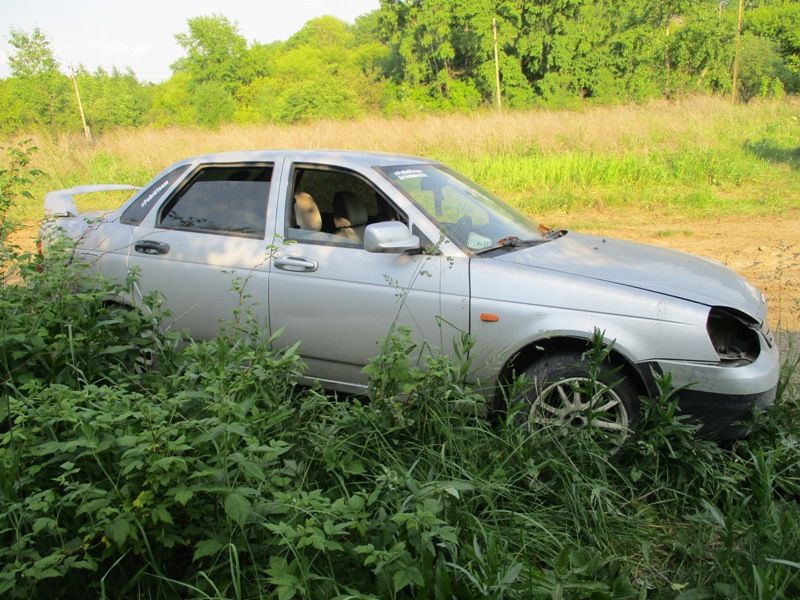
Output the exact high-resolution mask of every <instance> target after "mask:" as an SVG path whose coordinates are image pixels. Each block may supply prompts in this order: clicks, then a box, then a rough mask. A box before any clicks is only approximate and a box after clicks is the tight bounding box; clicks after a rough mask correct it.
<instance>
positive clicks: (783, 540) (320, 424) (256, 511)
mask: <svg viewBox="0 0 800 600" xmlns="http://www.w3.org/2000/svg"><path fill="white" fill-rule="evenodd" d="M26 152H27V151H25V150H23V152H22V155H20V154H17V153H16V152H12V153H11V157H10V159H9V162H10V163H11V164H13V165H15V166H17V167H22V166H23V165H22V164H21V163H22V162H24V158H23V157H24V156H25V155H26ZM4 173H7V171H4V172H3V173H0V175H2V174H4ZM15 181H16V183H15V184H13V185H9V186H6V187H5V188H3V194H4V196H3V198H4V199H5V200H6V201H8V202H11V203H14V202H16V201H17V200H18V199H19V198H20V197H21V194H22V193H23V192H24V191H25V190H26V189H27V182H25V181H24V178H22V179H20V178H17V179H15ZM62 250H63V249H59V248H57V247H54V248H52V251H51V252H49V253H48V254H47V255H45V257H44V258H43V259H42V260H38V259H35V258H34V257H32V256H30V255H27V254H25V253H23V252H21V251H19V250H17V249H13V248H12V249H10V250H9V253H8V254H7V257H8V259H9V261H11V263H13V264H11V263H6V264H7V265H8V266H7V267H6V270H7V271H8V270H9V269H12V270H13V271H14V272H15V273H16V274H17V275H16V277H15V279H14V280H13V281H6V282H5V283H4V284H3V285H2V286H0V304H1V305H2V314H3V319H2V322H1V323H0V382H1V383H2V387H1V388H0V423H2V425H0V536H1V537H0V590H2V593H3V594H5V595H6V596H8V597H11V598H52V597H101V598H131V597H136V598H145V597H146V598H174V597H193V598H281V599H289V598H459V599H463V598H476V599H477V598H481V599H482V598H498V599H499V598H539V597H541V598H676V597H677V598H792V597H796V596H797V595H798V594H800V563H798V561H797V557H798V556H800V504H798V502H797V500H798V495H799V494H800V444H798V440H797V434H796V432H797V430H798V425H800V411H798V392H797V389H796V387H794V386H795V384H793V383H792V382H791V375H792V373H793V372H794V371H795V369H796V367H797V362H796V360H795V361H790V362H789V363H787V367H786V369H785V372H784V373H783V375H782V379H781V390H780V396H779V398H778V402H777V404H776V406H775V408H774V410H773V411H772V412H771V413H770V415H769V416H768V418H764V419H763V423H762V425H763V426H762V427H761V429H760V430H759V431H758V432H757V433H755V434H754V435H753V436H751V437H750V438H748V439H746V440H744V441H741V442H737V443H735V444H733V445H730V446H720V445H718V444H717V443H715V442H713V441H710V440H704V439H700V438H698V437H696V436H695V435H694V434H695V426H694V425H693V424H692V423H691V422H689V421H688V420H687V419H686V418H685V417H684V416H682V415H681V413H680V412H679V411H678V410H677V407H676V404H675V401H676V399H677V397H678V396H679V394H680V390H678V391H673V390H671V389H670V387H669V382H668V381H663V382H662V384H663V390H662V397H661V398H659V399H657V400H655V401H653V402H648V401H646V400H643V406H642V410H641V412H642V419H643V422H642V427H641V428H640V429H639V430H638V432H637V433H636V434H635V435H633V436H631V437H629V438H628V439H627V440H626V442H625V443H624V445H623V446H622V447H621V448H620V449H619V451H618V452H617V453H616V454H614V455H613V456H612V455H609V453H608V451H607V450H605V449H603V448H602V447H598V446H597V445H596V444H595V443H594V442H593V441H592V439H591V438H587V437H585V436H580V435H564V434H563V433H562V432H557V431H549V430H547V429H538V430H536V431H533V432H530V433H529V432H527V431H525V430H524V429H523V428H520V427H519V426H518V425H517V419H515V414H514V411H513V410H511V411H510V412H509V413H508V414H507V415H505V416H504V417H503V418H500V419H497V421H496V422H492V421H490V420H489V419H487V418H485V417H486V412H487V410H486V406H484V404H483V400H482V399H481V397H480V396H477V395H475V394H473V393H471V392H470V391H469V390H468V389H465V388H464V386H463V375H464V369H465V368H466V367H467V365H465V364H460V363H458V362H453V361H451V360H449V359H446V358H442V357H433V358H431V359H430V360H429V362H428V364H427V367H428V368H427V369H424V370H423V369H420V368H418V367H416V366H415V365H413V364H409V362H408V360H407V357H408V351H409V350H410V344H411V342H410V341H409V339H408V338H407V337H405V335H404V332H402V331H399V332H396V333H397V335H396V336H394V337H392V338H391V339H390V340H388V341H387V343H386V345H385V349H386V350H385V352H384V353H383V355H382V356H381V357H378V358H377V359H376V360H375V362H374V363H373V365H372V367H371V368H372V370H373V373H374V375H377V374H380V375H381V376H380V377H378V376H374V378H373V386H372V388H371V390H370V398H353V397H338V398H337V397H330V396H329V395H327V394H324V393H323V392H322V391H321V390H319V389H308V388H302V387H297V386H296V385H295V382H296V378H297V375H298V373H299V372H301V370H302V368H303V366H302V364H301V363H300V361H299V360H298V356H297V354H296V353H295V352H294V351H293V350H290V351H288V352H284V353H276V352H275V351H273V350H271V349H270V340H269V339H268V337H267V336H266V334H264V333H263V331H262V329H261V328H260V327H259V324H258V323H253V322H250V321H249V320H248V315H247V314H246V313H237V314H236V315H232V319H234V326H233V327H230V328H227V329H229V330H230V331H233V332H234V334H232V335H229V336H225V337H221V338H219V339H217V340H214V341H212V342H207V343H195V342H189V343H188V344H186V345H178V343H177V342H178V340H177V338H176V337H172V336H164V335H161V334H159V333H158V332H157V328H156V323H154V322H153V320H152V319H151V318H149V317H144V316H141V315H138V314H137V313H134V312H128V311H121V310H120V308H119V307H118V306H115V305H113V304H109V302H108V300H109V298H110V297H113V295H114V294H115V293H116V290H115V289H114V288H113V286H110V285H109V284H108V283H104V282H102V281H100V280H96V279H91V277H90V275H89V274H88V272H87V270H86V269H85V268H84V267H83V266H81V265H79V264H71V263H69V262H66V261H65V258H64V257H65V253H64V252H63V251H62ZM78 280H80V282H81V285H80V286H77V285H76V282H77V281H78ZM129 283H131V282H129ZM243 283H244V282H232V285H242V284H243ZM150 301H151V302H158V298H157V297H153V298H151V299H150ZM465 342H466V343H468V340H465ZM600 354H601V355H602V353H600ZM153 364H157V367H158V368H150V366H151V365H153Z"/></svg>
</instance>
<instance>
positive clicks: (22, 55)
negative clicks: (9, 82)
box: [8, 27, 59, 78]
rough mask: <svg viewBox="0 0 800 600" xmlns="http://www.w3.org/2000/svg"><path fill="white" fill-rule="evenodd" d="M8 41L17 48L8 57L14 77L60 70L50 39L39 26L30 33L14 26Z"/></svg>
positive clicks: (31, 75) (33, 75)
mask: <svg viewBox="0 0 800 600" xmlns="http://www.w3.org/2000/svg"><path fill="white" fill-rule="evenodd" d="M8 43H9V44H11V45H12V46H13V47H14V48H16V50H15V52H13V53H11V54H10V55H9V57H8V66H9V67H10V68H11V76H12V77H20V78H26V77H35V76H37V75H42V74H49V73H53V72H57V71H58V68H59V64H58V61H57V60H56V57H55V55H54V54H53V49H52V48H51V47H50V40H48V39H47V36H46V35H45V34H44V33H43V32H42V30H41V29H39V28H38V27H36V28H35V29H34V30H33V33H31V34H30V35H28V34H27V33H25V32H24V31H23V30H21V29H15V28H13V27H12V28H11V35H10V37H9V40H8Z"/></svg>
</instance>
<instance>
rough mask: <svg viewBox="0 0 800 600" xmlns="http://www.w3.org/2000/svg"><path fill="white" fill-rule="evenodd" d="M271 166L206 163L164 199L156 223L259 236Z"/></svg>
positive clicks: (202, 230) (213, 231) (265, 212)
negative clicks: (197, 172)
mask: <svg viewBox="0 0 800 600" xmlns="http://www.w3.org/2000/svg"><path fill="white" fill-rule="evenodd" d="M271 179H272V167H271V166H269V165H261V166H245V167H242V166H225V167H208V168H205V169H203V170H202V171H201V172H200V174H199V175H198V176H196V177H194V178H193V179H192V181H191V182H190V183H189V184H188V185H187V186H185V187H184V188H183V189H181V190H180V191H179V192H178V194H176V198H175V199H174V200H172V201H171V202H169V203H168V205H167V206H166V207H165V210H164V211H163V213H162V215H161V220H160V222H159V226H160V227H163V228H168V229H181V230H189V231H198V232H203V233H222V234H227V235H237V236H242V237H252V238H263V237H264V233H265V229H266V218H267V199H268V197H269V189H270V181H271Z"/></svg>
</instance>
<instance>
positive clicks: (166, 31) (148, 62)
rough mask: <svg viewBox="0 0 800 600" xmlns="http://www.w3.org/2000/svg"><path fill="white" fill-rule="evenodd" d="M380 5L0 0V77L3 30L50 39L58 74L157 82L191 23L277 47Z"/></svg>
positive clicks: (4, 64) (308, 0)
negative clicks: (212, 20)
mask: <svg viewBox="0 0 800 600" xmlns="http://www.w3.org/2000/svg"><path fill="white" fill-rule="evenodd" d="M379 6H380V0H224V1H220V0H124V1H120V0H0V78H5V77H8V76H9V74H10V72H9V67H8V55H9V53H11V52H12V51H13V50H14V49H13V48H12V46H11V45H10V44H9V43H8V39H9V37H10V34H11V29H12V28H14V29H21V30H22V31H24V32H26V33H27V34H28V35H30V34H31V33H33V30H34V28H36V27H38V28H39V29H40V30H41V31H42V32H43V33H44V34H45V35H46V36H47V39H48V40H50V47H51V48H52V50H53V52H54V54H55V57H56V60H58V62H59V63H60V65H61V70H62V71H64V72H65V73H69V67H70V65H72V66H74V67H75V68H77V67H78V65H80V64H82V65H83V66H84V67H86V69H87V70H88V71H89V72H91V73H94V72H95V70H96V69H97V68H98V67H103V68H104V69H105V70H106V71H111V69H112V68H113V67H117V68H118V69H120V70H124V69H126V68H127V67H130V68H132V69H133V71H134V73H136V76H137V78H138V79H139V80H140V81H152V82H154V83H158V82H160V81H164V80H165V79H169V78H170V76H171V75H172V71H171V69H170V65H171V64H172V63H174V62H175V61H176V60H177V59H178V58H180V57H181V56H183V55H184V52H183V49H182V48H181V47H180V46H178V44H177V42H176V41H175V34H177V33H188V32H189V27H188V25H187V20H188V19H191V18H192V17H200V16H211V15H222V16H224V17H227V18H228V20H230V21H231V22H237V23H238V25H239V32H240V33H241V34H242V36H243V37H244V38H245V39H246V40H247V41H248V43H252V42H254V41H255V42H259V43H262V44H268V43H270V42H275V41H279V40H280V41H283V40H287V39H288V38H290V37H291V36H292V35H293V34H294V33H297V32H298V31H299V30H300V29H301V28H302V27H303V25H304V24H305V23H306V22H307V21H309V20H311V19H314V18H316V17H321V16H323V15H332V16H334V17H337V18H339V19H341V20H342V21H346V22H347V23H353V22H354V21H355V19H356V17H359V16H361V15H363V14H365V13H368V12H370V11H373V10H375V9H377V8H378V7H379Z"/></svg>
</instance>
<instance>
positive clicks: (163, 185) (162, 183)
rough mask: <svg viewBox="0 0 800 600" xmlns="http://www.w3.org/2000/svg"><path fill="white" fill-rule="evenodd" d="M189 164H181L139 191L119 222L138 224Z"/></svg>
mask: <svg viewBox="0 0 800 600" xmlns="http://www.w3.org/2000/svg"><path fill="white" fill-rule="evenodd" d="M190 166H191V165H183V166H180V167H178V168H177V169H173V170H172V171H170V172H169V173H167V174H166V175H164V176H163V177H159V178H158V179H157V180H156V181H155V182H154V183H153V184H152V185H150V187H148V188H147V189H146V190H144V191H143V192H141V193H140V194H139V196H138V197H137V199H136V201H135V202H134V203H133V204H131V205H130V206H129V207H128V208H126V209H125V212H124V213H122V217H120V222H121V223H125V224H126V225H139V224H140V223H141V222H142V221H143V220H144V218H145V217H146V216H147V213H149V212H150V209H151V208H153V207H154V206H155V205H156V204H158V201H159V200H160V199H161V197H162V196H163V195H164V192H166V190H167V188H169V186H170V185H172V184H173V183H175V182H176V181H177V180H178V179H180V177H181V175H183V174H184V173H185V172H186V169H188V168H189V167H190Z"/></svg>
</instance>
